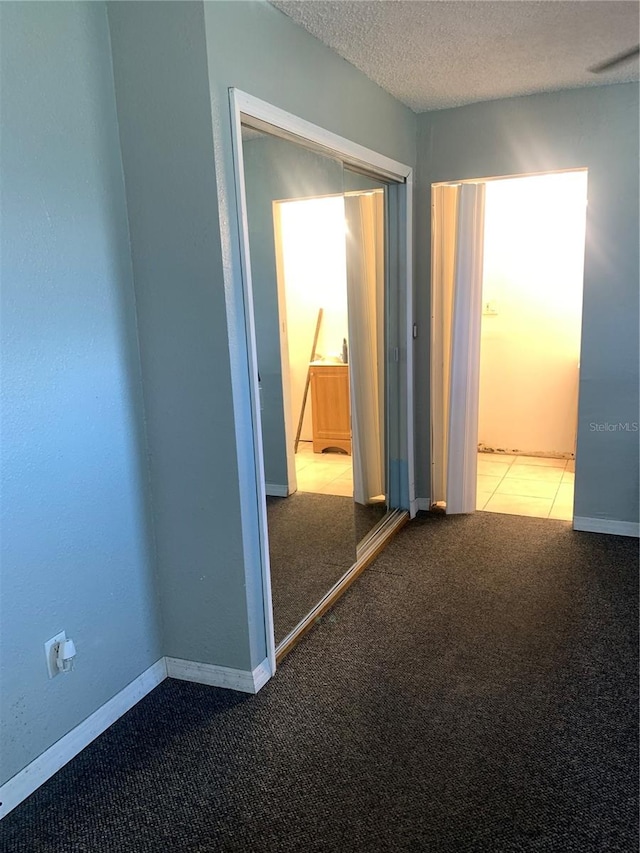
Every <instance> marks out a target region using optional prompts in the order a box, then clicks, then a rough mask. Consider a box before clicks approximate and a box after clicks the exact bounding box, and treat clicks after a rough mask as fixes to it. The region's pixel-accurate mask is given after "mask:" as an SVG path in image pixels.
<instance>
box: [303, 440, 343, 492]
mask: <svg viewBox="0 0 640 853" xmlns="http://www.w3.org/2000/svg"><path fill="white" fill-rule="evenodd" d="M296 478H297V481H298V491H300V492H315V493H316V494H320V495H342V496H344V497H353V472H352V468H351V457H350V456H347V455H346V454H345V453H314V452H313V444H312V443H311V442H310V441H301V442H300V443H299V444H298V452H297V453H296Z"/></svg>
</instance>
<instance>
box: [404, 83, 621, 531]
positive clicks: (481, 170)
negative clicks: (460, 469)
mask: <svg viewBox="0 0 640 853" xmlns="http://www.w3.org/2000/svg"><path fill="white" fill-rule="evenodd" d="M419 125H420V134H419V152H420V173H419V193H418V198H419V207H418V222H417V227H418V234H424V235H428V234H429V233H430V226H429V221H430V220H429V216H430V192H429V188H430V185H431V184H432V183H435V182H438V181H451V180H459V179H462V178H478V177H488V176H495V175H518V174H525V173H528V172H543V171H550V170H559V169H571V168H579V167H587V168H588V170H589V182H588V195H589V206H588V211H587V237H586V254H585V269H584V302H583V319H582V351H581V373H580V392H579V394H580V400H579V413H578V447H577V458H576V494H575V513H576V515H578V516H582V517H587V518H597V519H610V520H617V521H628V522H636V523H637V521H638V434H637V433H634V432H631V431H626V430H624V429H623V430H620V429H615V430H607V429H606V428H605V429H602V430H600V429H599V428H598V425H600V424H603V425H606V424H610V425H617V424H619V423H622V424H626V423H627V422H628V423H629V424H630V426H631V425H632V424H633V423H634V422H636V421H637V420H638V86H637V85H636V84H625V85H620V86H606V87H602V88H600V87H598V88H590V89H580V90H576V91H566V92H557V93H553V94H545V95H532V96H529V97H523V98H513V99H509V100H503V101H492V102H489V103H484V104H473V105H471V106H468V107H461V108H459V109H453V110H442V111H439V112H434V113H428V114H425V115H422V116H420V118H419ZM418 242H419V243H422V244H423V245H424V252H422V253H421V254H420V257H419V268H418V279H417V281H418V286H417V298H418V309H417V310H418V319H419V322H420V328H421V331H420V338H419V346H418V355H417V366H418V371H417V389H418V390H419V394H420V396H421V397H422V395H423V389H425V388H427V387H428V384H429V371H428V364H429V334H428V329H429V301H430V287H429V281H430V246H429V240H428V239H426V240H424V241H418ZM417 428H418V436H417V439H418V448H417V451H418V452H417V458H418V460H422V462H421V465H420V470H419V489H418V494H420V495H422V496H425V497H426V496H428V495H429V468H428V459H429V418H428V413H427V412H426V411H420V408H419V418H418V423H417ZM605 484H606V488H605Z"/></svg>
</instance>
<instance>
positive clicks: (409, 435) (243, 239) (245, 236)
mask: <svg viewBox="0 0 640 853" xmlns="http://www.w3.org/2000/svg"><path fill="white" fill-rule="evenodd" d="M229 98H230V108H231V140H232V148H233V161H234V173H235V183H236V207H237V214H238V227H239V233H240V258H241V269H242V287H243V296H244V311H245V324H246V342H247V355H248V361H249V385H250V393H251V409H252V417H253V424H254V428H253V443H254V454H255V459H256V468H255V474H256V491H257V495H258V526H259V534H260V555H261V570H262V588H263V601H264V621H265V630H266V644H267V654H268V658H269V663H270V665H271V669H272V672H275V670H276V648H275V638H274V627H273V607H272V603H271V571H270V562H269V538H268V528H267V507H266V493H265V478H264V455H263V450H262V430H261V427H262V421H261V417H260V397H259V388H258V359H257V347H256V333H255V320H254V314H253V285H252V281H251V263H250V254H249V227H248V216H247V206H246V196H245V181H244V159H243V151H242V129H241V122H242V116H243V115H244V116H247V117H249V118H250V119H252V120H253V121H252V123H255V124H256V126H259V125H260V122H263V123H264V125H266V126H265V128H264V129H265V130H266V131H267V132H268V131H269V129H270V128H271V129H273V128H274V127H275V128H278V129H279V130H281V131H283V132H284V133H285V134H291V135H293V136H296V137H298V138H299V139H301V140H302V141H304V142H307V143H310V145H311V146H312V147H313V146H316V147H318V148H319V149H322V150H323V151H324V152H325V153H327V154H330V155H333V156H335V155H336V154H338V155H339V157H340V159H342V160H343V161H344V162H345V163H346V164H348V165H352V166H360V167H364V168H366V169H368V170H369V171H373V172H374V173H375V174H378V175H379V176H380V177H386V178H389V179H391V180H393V181H396V182H397V183H398V184H400V185H401V186H404V188H405V189H404V192H403V196H404V198H403V201H404V205H403V206H404V215H405V221H404V231H405V233H404V235H403V236H404V241H403V243H404V245H403V246H402V247H401V251H402V254H403V260H404V262H405V269H406V274H405V276H404V281H401V282H400V284H401V286H403V288H404V290H405V298H406V306H407V309H406V317H405V330H404V331H405V333H406V344H405V346H406V382H407V398H406V408H407V411H406V424H407V427H406V441H407V463H408V466H407V467H408V483H409V508H410V513H411V515H412V516H413V515H415V512H416V497H415V461H414V460H415V453H414V437H413V432H414V426H413V423H414V421H413V169H412V168H411V167H410V166H407V165H405V164H404V163H399V162H398V161H396V160H392V159H391V158H389V157H386V156H385V155H383V154H379V153H378V152H376V151H372V150H371V149H370V148H365V147H364V146H362V145H359V144H358V143H356V142H352V141H351V140H349V139H345V138H344V137H342V136H338V135H337V134H335V133H332V132H331V131H329V130H325V129H324V128H322V127H320V126H318V125H316V124H312V123H311V122H309V121H306V120H305V119H302V118H299V117H298V116H296V115H293V114H292V113H289V112H287V111H286V110H282V109H280V108H279V107H276V106H274V105H273V104H270V103H268V102H267V101H263V100H262V99H260V98H256V97H254V96H253V95H249V94H247V93H246V92H243V91H241V90H240V89H235V88H231V89H230V90H229Z"/></svg>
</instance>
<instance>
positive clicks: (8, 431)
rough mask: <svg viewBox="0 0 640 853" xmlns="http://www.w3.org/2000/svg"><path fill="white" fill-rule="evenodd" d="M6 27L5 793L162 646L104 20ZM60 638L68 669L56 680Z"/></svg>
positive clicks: (37, 7) (71, 14)
mask: <svg viewBox="0 0 640 853" xmlns="http://www.w3.org/2000/svg"><path fill="white" fill-rule="evenodd" d="M0 22H1V39H2V40H1V52H2V66H1V86H2V92H1V95H2V137H1V150H0V166H1V170H2V185H1V205H2V230H1V241H2V267H1V273H2V279H1V282H2V289H1V297H2V329H1V330H2V395H1V401H0V405H1V411H2V562H1V575H0V580H1V590H0V626H1V628H0V630H1V637H0V654H1V657H0V697H1V705H0V714H1V729H0V783H2V782H4V781H6V780H7V779H8V778H10V777H11V776H12V775H14V774H15V773H16V772H18V771H19V770H21V769H22V768H23V767H24V766H25V765H26V764H27V763H29V762H30V761H31V760H32V759H34V758H35V757H36V756H38V755H39V754H40V753H42V752H43V751H44V750H45V749H46V748H47V747H49V746H50V745H51V744H52V743H53V742H54V741H56V740H58V738H60V737H61V736H62V735H64V734H65V733H66V732H68V731H69V730H70V729H71V728H73V727H74V726H75V725H77V724H78V723H80V722H81V721H82V720H83V719H85V718H86V717H87V716H89V715H90V714H91V713H92V712H93V711H95V710H96V708H98V707H100V706H101V705H103V704H104V703H105V702H106V701H107V700H108V699H110V698H111V697H112V696H113V695H114V694H116V693H117V692H118V691H119V690H121V689H122V688H123V687H124V686H125V685H127V684H128V683H129V682H131V681H132V680H133V679H134V678H136V676H138V675H139V674H140V673H141V672H142V671H143V670H144V669H146V668H147V667H148V666H150V665H151V664H152V663H154V662H155V661H156V660H157V659H158V658H159V657H160V656H161V648H160V640H159V627H158V623H157V620H156V615H155V613H156V609H157V608H156V592H155V589H154V581H153V574H152V556H153V546H152V535H151V529H150V525H149V521H148V514H147V507H148V503H147V497H146V491H147V479H148V478H147V471H146V453H145V449H144V437H143V431H142V426H143V419H142V406H141V393H140V371H139V361H138V351H137V341H136V329H135V312H134V302H133V291H132V276H131V264H130V259H129V236H128V232H127V217H126V207H125V194H124V186H123V176H122V164H121V160H120V149H119V143H118V131H117V124H116V107H115V99H114V90H113V78H112V71H111V57H110V51H109V33H108V28H107V17H106V11H105V7H104V5H103V4H101V3H86V4H85V3H42V4H40V3H2V4H0ZM61 629H65V630H66V631H67V636H71V637H73V639H74V640H75V642H76V646H77V653H78V656H77V662H76V668H75V670H74V671H73V672H72V673H71V674H69V675H61V676H58V677H56V678H54V679H53V680H51V681H50V680H49V679H48V676H47V671H46V665H45V656H44V642H45V640H47V639H49V638H50V637H52V636H54V635H55V634H56V633H58V632H59V631H60V630H61Z"/></svg>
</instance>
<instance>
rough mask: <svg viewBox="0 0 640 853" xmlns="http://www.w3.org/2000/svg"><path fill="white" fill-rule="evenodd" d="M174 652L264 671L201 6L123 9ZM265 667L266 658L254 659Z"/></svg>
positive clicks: (140, 298)
mask: <svg viewBox="0 0 640 853" xmlns="http://www.w3.org/2000/svg"><path fill="white" fill-rule="evenodd" d="M109 23H110V28H111V41H112V49H113V66H114V76H115V86H116V95H117V103H118V118H119V123H120V139H121V144H122V158H123V163H124V172H125V182H126V190H127V203H128V211H129V224H130V230H131V257H132V261H133V271H134V279H135V292H136V303H137V312H138V327H139V336H140V352H141V358H142V371H143V381H144V394H145V406H146V411H147V417H148V440H149V451H150V458H151V483H152V490H153V498H154V512H155V522H156V530H157V546H158V576H159V582H160V593H161V601H162V619H163V626H164V651H165V654H167V655H169V656H171V657H177V658H183V659H186V660H195V661H201V662H205V663H211V664H218V665H223V666H230V667H236V668H238V669H243V670H246V669H249V668H253V666H255V665H256V664H257V663H259V662H260V660H262V659H263V658H264V657H265V640H264V622H263V620H262V619H261V617H258V618H259V619H260V620H261V622H260V625H259V626H258V627H259V630H258V631H257V632H256V633H255V637H254V639H255V644H256V645H255V649H254V651H255V654H252V650H251V648H250V646H251V641H250V636H249V634H250V632H249V616H248V613H247V596H246V594H245V577H244V554H243V542H242V529H241V523H240V522H241V518H240V503H239V492H238V473H237V462H236V447H235V428H234V424H233V404H232V399H231V383H230V376H229V345H228V340H227V323H226V316H225V300H224V290H223V282H222V259H221V253H220V232H219V222H218V209H217V207H218V205H217V190H216V180H215V172H214V150H213V138H212V132H211V109H210V106H209V84H208V78H207V62H206V46H205V39H204V20H203V8H202V4H200V3H189V2H186V3H182V2H178V3H172V2H167V3H164V2H161V3H146V2H141V3H136V2H132V3H110V4H109ZM252 658H254V659H253V660H252Z"/></svg>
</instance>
